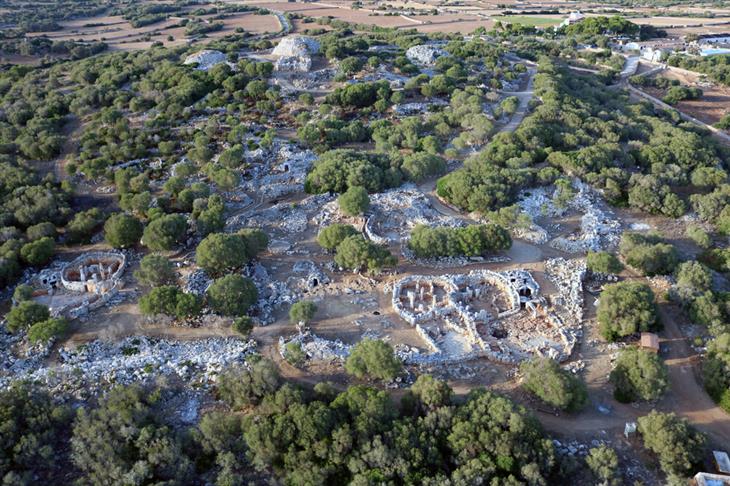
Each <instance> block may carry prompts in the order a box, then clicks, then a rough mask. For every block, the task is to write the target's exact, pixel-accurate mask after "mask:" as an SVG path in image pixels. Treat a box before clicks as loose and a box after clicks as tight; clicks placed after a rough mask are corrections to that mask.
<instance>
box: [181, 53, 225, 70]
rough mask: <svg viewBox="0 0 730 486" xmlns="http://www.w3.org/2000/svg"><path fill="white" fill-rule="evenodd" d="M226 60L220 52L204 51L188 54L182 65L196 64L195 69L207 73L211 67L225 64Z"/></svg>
mask: <svg viewBox="0 0 730 486" xmlns="http://www.w3.org/2000/svg"><path fill="white" fill-rule="evenodd" d="M226 59H227V58H226V55H225V54H223V53H222V52H221V51H212V50H208V49H205V50H202V51H199V52H196V53H195V54H190V55H189V56H188V57H186V58H185V61H184V62H183V64H185V65H190V64H197V67H196V68H195V69H198V70H200V71H207V70H209V69H210V68H212V67H213V66H216V65H218V64H220V63H223V62H226Z"/></svg>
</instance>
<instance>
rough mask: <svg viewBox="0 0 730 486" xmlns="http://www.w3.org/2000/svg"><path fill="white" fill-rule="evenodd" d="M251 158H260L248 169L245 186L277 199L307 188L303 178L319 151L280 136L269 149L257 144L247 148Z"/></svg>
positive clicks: (257, 192)
mask: <svg viewBox="0 0 730 486" xmlns="http://www.w3.org/2000/svg"><path fill="white" fill-rule="evenodd" d="M246 159H247V160H248V161H249V162H253V161H257V162H260V163H256V164H254V165H253V167H252V168H251V169H250V170H249V171H248V174H247V176H248V177H247V179H246V180H245V181H244V182H243V184H242V186H241V187H242V189H243V190H245V191H249V192H252V193H255V194H260V195H261V197H262V199H264V200H272V199H277V198H280V197H282V196H286V195H288V194H293V193H299V192H303V191H304V180H305V178H306V177H307V172H309V169H310V168H311V167H312V164H313V163H314V161H315V160H317V155H316V154H315V153H314V152H312V151H311V150H302V149H300V148H298V147H296V146H295V145H293V144H291V143H288V142H285V141H280V140H277V141H276V142H274V145H273V147H272V149H271V150H270V151H267V150H264V149H262V148H257V149H256V150H254V151H251V152H247V154H246Z"/></svg>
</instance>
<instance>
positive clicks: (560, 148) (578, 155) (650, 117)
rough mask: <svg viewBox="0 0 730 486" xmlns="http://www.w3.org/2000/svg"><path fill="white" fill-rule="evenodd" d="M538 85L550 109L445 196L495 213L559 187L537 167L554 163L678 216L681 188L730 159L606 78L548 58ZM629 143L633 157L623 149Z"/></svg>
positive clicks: (497, 142) (454, 178)
mask: <svg viewBox="0 0 730 486" xmlns="http://www.w3.org/2000/svg"><path fill="white" fill-rule="evenodd" d="M583 24H584V22H580V23H578V24H575V25H583ZM534 86H535V91H536V93H538V96H540V98H541V100H542V104H541V105H540V106H538V107H537V108H536V109H535V110H534V111H533V113H532V114H531V115H530V116H528V117H527V118H526V119H525V120H524V121H523V123H522V124H521V125H520V127H519V128H517V130H515V131H514V133H511V134H508V133H502V134H499V135H498V136H496V137H494V139H493V140H492V141H491V142H490V143H489V144H487V145H486V146H485V147H484V148H483V149H482V150H481V152H479V153H478V154H476V155H473V156H471V157H469V158H468V159H467V160H466V161H465V163H464V167H463V168H462V169H460V170H457V171H454V172H452V173H450V174H448V175H447V176H445V177H443V178H442V179H441V180H439V183H438V193H439V195H440V196H441V197H443V198H446V199H447V200H448V201H449V202H451V203H452V204H455V205H457V206H458V207H460V208H461V209H465V210H469V211H479V212H482V213H487V212H489V211H493V210H496V209H499V208H500V207H503V206H506V205H509V204H511V203H512V202H513V201H514V199H515V197H516V195H517V192H518V191H519V189H520V188H522V187H525V186H529V185H532V184H535V183H537V184H541V183H542V184H546V183H552V182H553V180H554V176H553V177H550V176H549V175H548V174H549V173H548V172H546V168H543V169H537V168H536V165H537V164H539V163H541V162H547V163H548V164H549V165H550V166H552V167H554V168H557V169H558V170H560V171H561V172H563V173H564V174H566V175H569V176H577V177H580V178H581V179H583V180H584V181H586V182H588V183H589V184H591V185H593V186H594V187H596V188H598V189H600V190H601V191H602V192H603V193H604V195H605V196H606V198H607V199H608V200H609V201H611V202H613V203H615V204H619V203H624V204H625V203H626V202H628V203H630V204H631V205H632V206H635V207H637V208H640V209H643V210H646V211H650V212H656V213H661V214H666V215H670V216H672V217H676V216H677V215H681V214H683V213H684V212H685V210H686V203H685V201H684V200H683V199H682V198H681V197H679V196H678V195H677V193H676V191H675V190H674V189H673V188H674V187H676V186H684V185H687V184H688V183H692V184H695V183H696V182H699V181H698V180H697V181H695V180H691V178H690V175H693V174H694V173H695V172H696V171H700V172H698V174H699V173H702V172H703V171H707V169H710V168H717V167H721V166H722V164H723V163H724V161H726V160H727V154H726V152H725V151H723V150H722V148H720V147H719V146H718V145H716V144H715V143H714V142H713V141H712V140H711V139H710V138H709V137H704V136H702V135H701V134H699V133H697V132H696V131H695V130H693V129H691V128H689V127H687V126H684V125H679V124H678V121H676V120H673V119H671V118H662V115H661V114H659V115H660V116H657V113H655V112H654V110H653V108H652V107H651V106H649V105H646V104H630V103H629V102H628V99H627V97H626V96H625V95H622V94H621V93H620V92H618V93H617V92H616V91H615V90H611V89H608V88H607V87H606V86H605V84H603V82H602V81H601V80H600V79H599V78H598V77H595V76H590V77H589V76H585V77H584V76H581V75H576V74H575V73H574V72H570V73H567V71H565V70H563V69H560V68H558V67H556V66H555V65H553V64H552V63H551V62H550V61H547V60H546V59H542V60H541V62H540V71H539V73H538V74H537V75H536V77H535V81H534ZM628 125H631V126H632V129H631V130H627V129H626V127H627V126H628ZM627 143H628V144H630V146H631V150H629V151H625V150H623V148H622V145H623V144H627ZM690 154H691V155H690ZM637 166H638V167H639V169H640V171H641V173H636V174H634V175H633V176H631V175H630V173H629V171H628V170H627V169H629V168H632V167H637ZM713 183H716V181H713Z"/></svg>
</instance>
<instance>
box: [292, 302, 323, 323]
mask: <svg viewBox="0 0 730 486" xmlns="http://www.w3.org/2000/svg"><path fill="white" fill-rule="evenodd" d="M316 312H317V306H316V305H314V302H311V301H308V300H300V301H299V302H295V303H294V304H292V306H291V308H290V309H289V320H290V321H291V322H292V323H293V324H296V323H299V322H304V323H307V322H309V321H310V320H312V317H314V314H315V313H316Z"/></svg>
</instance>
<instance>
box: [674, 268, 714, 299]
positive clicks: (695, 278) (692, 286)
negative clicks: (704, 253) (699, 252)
mask: <svg viewBox="0 0 730 486" xmlns="http://www.w3.org/2000/svg"><path fill="white" fill-rule="evenodd" d="M677 285H678V286H679V287H682V288H685V289H688V290H691V291H693V292H703V291H706V290H710V287H712V273H710V269H709V268H707V267H706V266H704V265H703V264H701V263H699V262H694V261H690V262H683V263H682V264H681V265H679V268H678V269H677Z"/></svg>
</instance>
